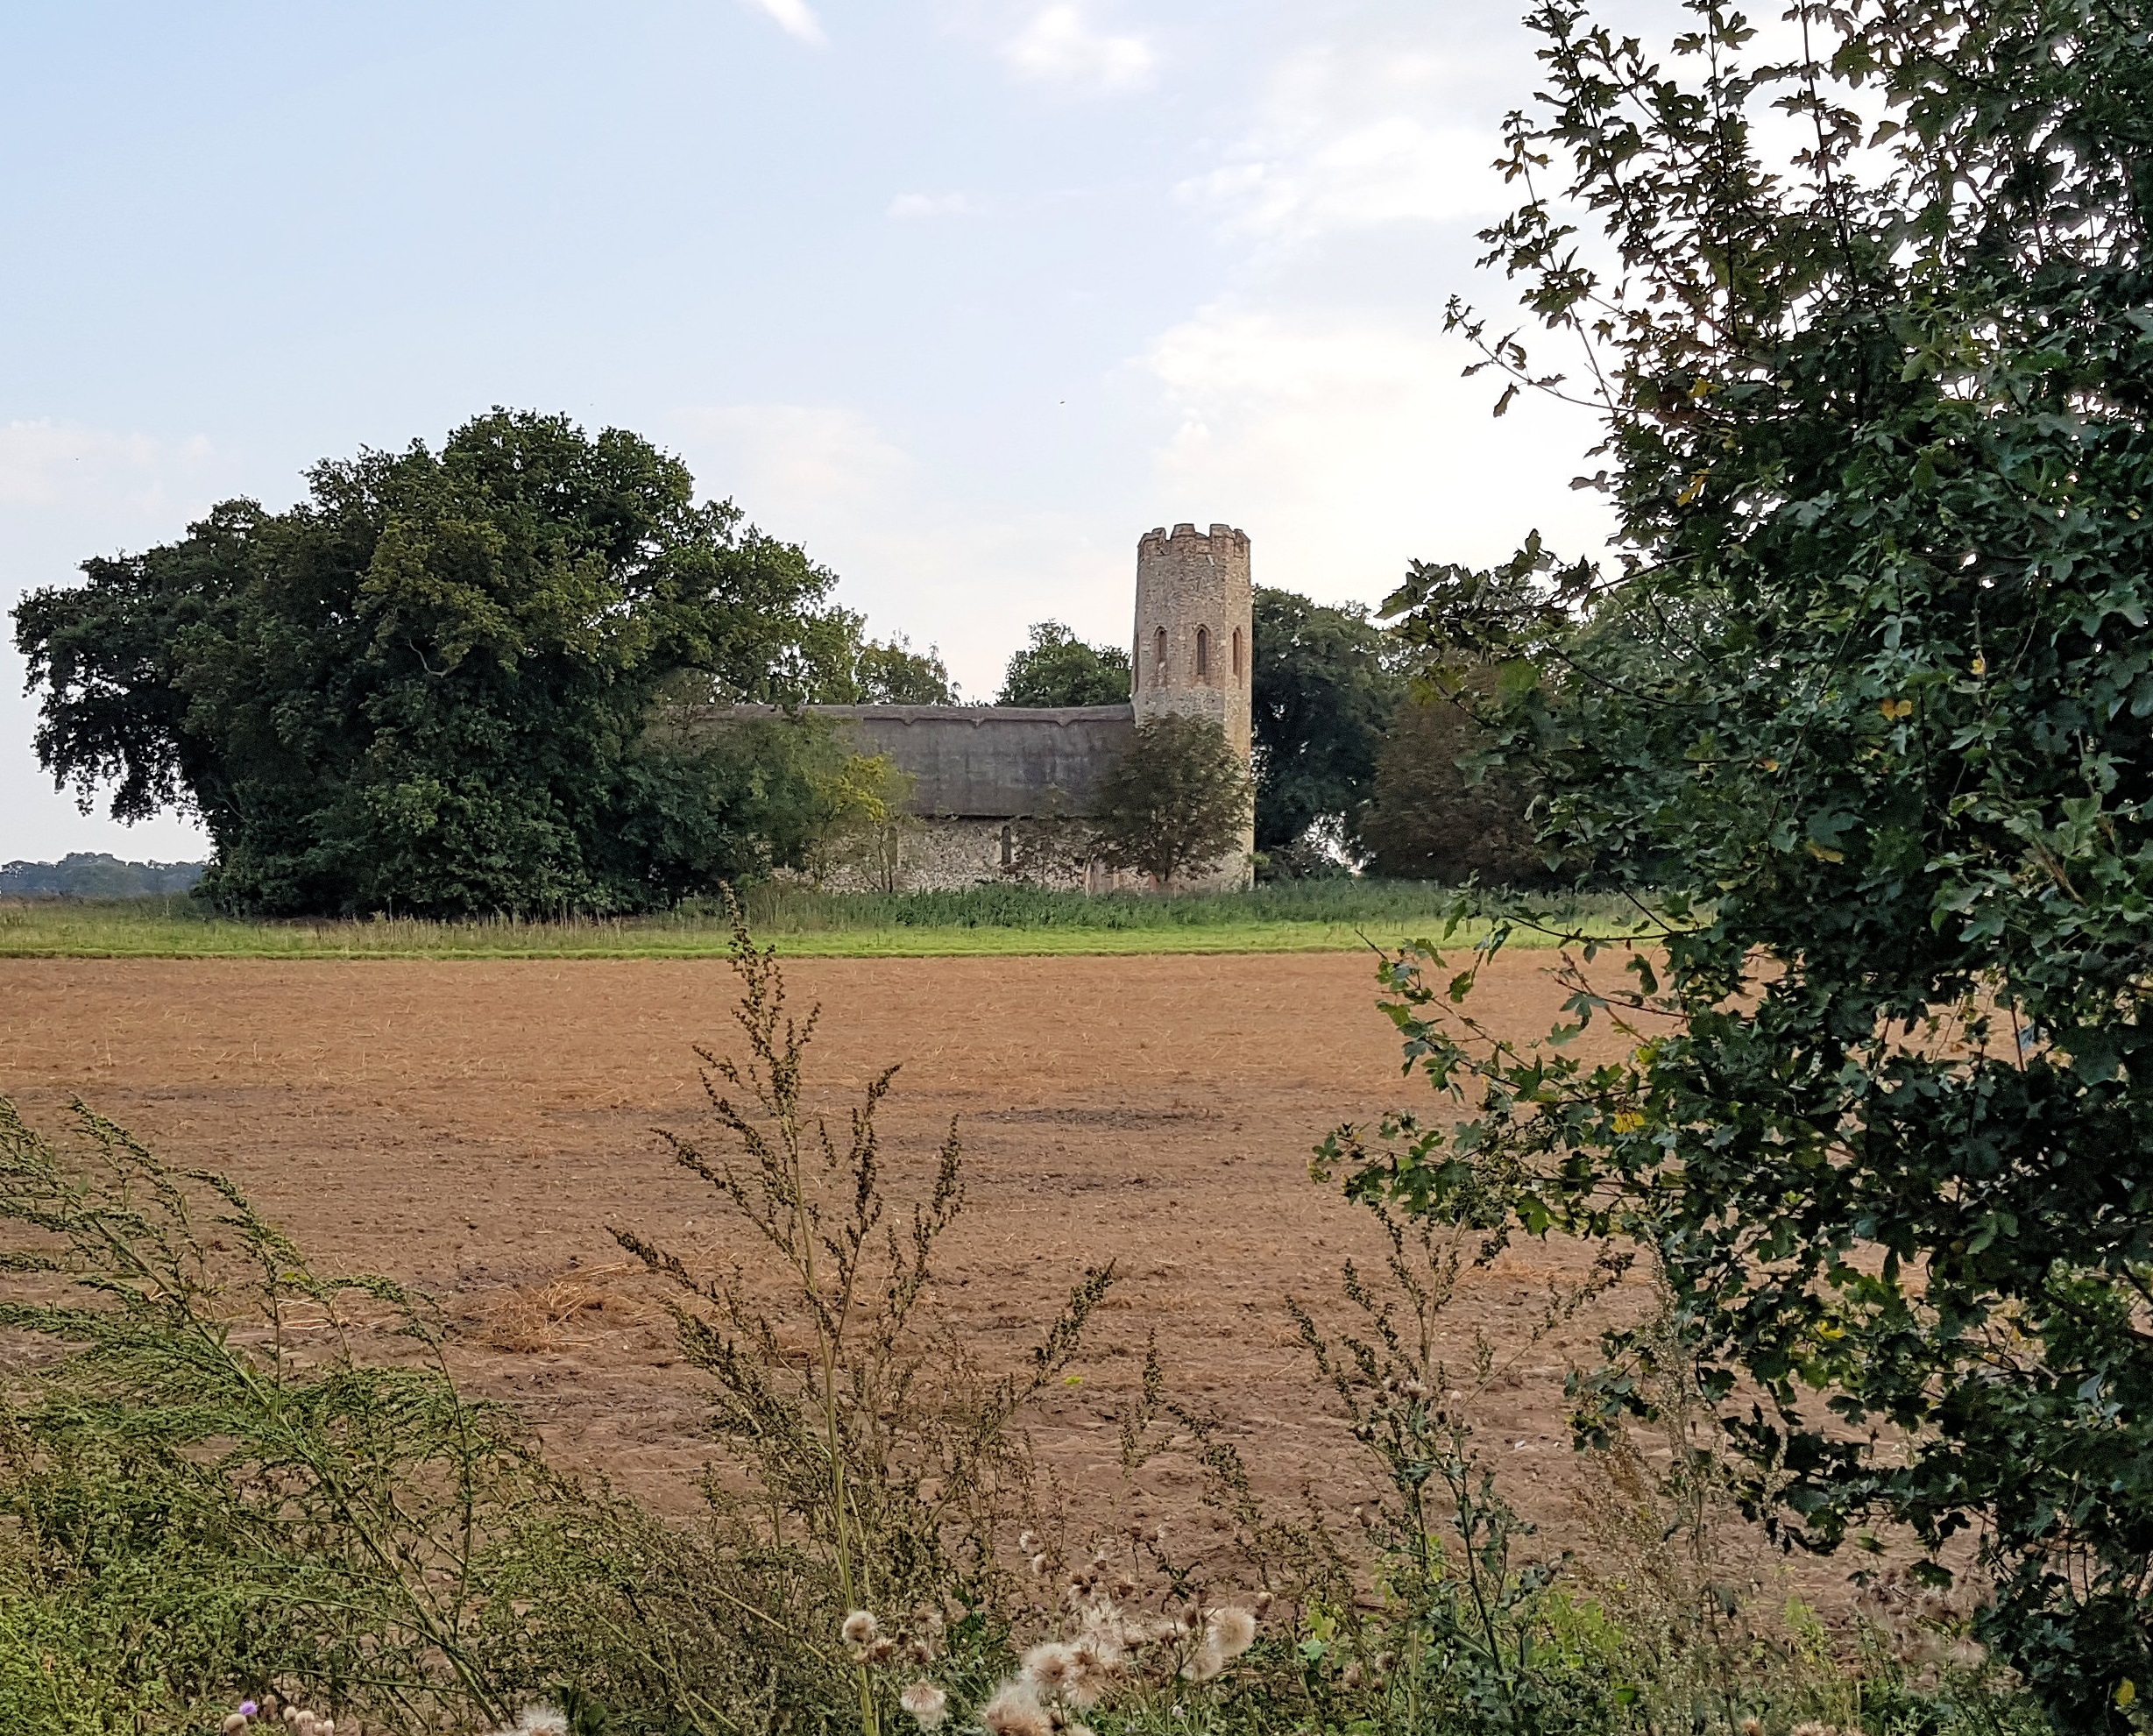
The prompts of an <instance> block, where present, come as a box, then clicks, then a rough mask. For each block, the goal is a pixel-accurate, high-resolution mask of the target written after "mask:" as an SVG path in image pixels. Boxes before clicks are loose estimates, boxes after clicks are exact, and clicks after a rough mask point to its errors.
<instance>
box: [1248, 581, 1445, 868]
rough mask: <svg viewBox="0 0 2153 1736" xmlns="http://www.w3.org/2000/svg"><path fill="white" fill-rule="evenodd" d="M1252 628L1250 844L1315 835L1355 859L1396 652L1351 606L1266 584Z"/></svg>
mask: <svg viewBox="0 0 2153 1736" xmlns="http://www.w3.org/2000/svg"><path fill="white" fill-rule="evenodd" d="M1254 627H1255V655H1254V656H1253V658H1252V659H1251V664H1250V683H1251V685H1250V699H1251V702H1252V709H1253V712H1254V722H1255V729H1256V847H1257V849H1259V850H1278V849H1280V848H1282V847H1285V846H1287V845H1291V844H1294V843H1297V842H1299V841H1300V840H1303V839H1305V838H1307V836H1308V835H1309V833H1311V832H1314V831H1318V830H1321V831H1322V832H1323V833H1326V834H1327V835H1328V840H1329V841H1331V842H1333V843H1335V844H1337V845H1341V846H1342V847H1344V848H1345V850H1346V851H1347V852H1348V854H1355V855H1358V854H1362V852H1361V849H1360V845H1361V821H1362V818H1363V814H1364V813H1365V811H1366V808H1367V804H1368V803H1369V801H1370V798H1371V797H1373V796H1374V794H1375V786H1376V763H1377V758H1378V757H1379V755H1380V754H1381V751H1382V748H1383V742H1384V733H1385V730H1386V729H1387V728H1388V727H1389V725H1390V722H1391V714H1392V712H1393V711H1395V710H1396V709H1397V706H1398V705H1399V701H1400V699H1401V698H1403V697H1404V694H1405V686H1406V684H1405V680H1404V677H1403V676H1402V674H1401V673H1400V671H1399V655H1398V651H1397V648H1396V647H1395V646H1394V645H1393V644H1392V641H1390V639H1389V638H1388V636H1387V635H1386V634H1385V633H1384V631H1383V629H1382V628H1380V627H1377V626H1376V625H1375V624H1374V623H1373V622H1371V621H1370V620H1369V619H1368V612H1367V611H1366V610H1365V609H1363V608H1361V607H1359V606H1357V605H1353V604H1347V605H1343V606H1331V605H1326V604H1321V603H1314V602H1311V601H1310V600H1309V599H1307V598H1306V597H1300V596H1296V595H1295V594H1294V593H1293V592H1291V591H1277V590H1272V589H1271V588H1270V587H1269V586H1263V585H1259V586H1258V587H1257V592H1256V596H1255V622H1254Z"/></svg>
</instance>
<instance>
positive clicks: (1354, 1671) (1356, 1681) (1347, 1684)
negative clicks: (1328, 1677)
mask: <svg viewBox="0 0 2153 1736" xmlns="http://www.w3.org/2000/svg"><path fill="white" fill-rule="evenodd" d="M1338 1685H1339V1686H1340V1687H1342V1688H1357V1687H1359V1686H1360V1685H1361V1667H1360V1665H1359V1664H1357V1663H1349V1664H1348V1665H1347V1666H1346V1667H1345V1668H1344V1669H1342V1670H1340V1671H1339V1672H1338Z"/></svg>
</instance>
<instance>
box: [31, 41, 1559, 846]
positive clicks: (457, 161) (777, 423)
mask: <svg viewBox="0 0 2153 1736" xmlns="http://www.w3.org/2000/svg"><path fill="white" fill-rule="evenodd" d="M1530 52H1531V45H1530V42H1529V40H1528V39H1527V38H1526V34H1525V32H1523V31H1522V29H1521V28H1520V27H1519V25H1517V24H1516V22H1515V10H1514V9H1513V6H1512V4H1510V0H1502V3H1501V4H1481V3H1480V0H1474V4H1461V0H1448V4H1446V3H1445V0H1434V3H1433V4H1413V3H1412V0H1275V3H1274V0H1233V4H1222V0H693V3H692V4H691V3H690V0H679V3H678V4H655V3H654V4H647V3H646V0H614V3H613V4H610V5H607V6H605V7H602V8H601V7H593V6H589V5H583V6H573V7H571V6H567V5H562V4H548V3H547V0H522V4H516V5H513V6H511V5H507V4H459V0H428V3H427V4H407V3H406V0H374V3H373V4H365V5H359V4H308V5H306V6H303V7H302V6H293V5H291V4H288V0H287V4H274V5H272V4H216V0H201V4H190V5H188V6H185V7H174V6H170V5H166V4H100V0H67V4H57V3H55V4H39V0H15V3H14V4H11V5H10V6H9V7H7V8H5V9H4V11H0V232H4V234H5V235H6V237H8V240H7V259H8V266H9V269H8V270H7V271H6V272H5V273H0V607H8V606H12V604H13V602H14V600H15V599H16V598H17V597H18V596H19V595H20V594H21V593H22V592H23V591H25V590H26V589H30V588H34V587H37V586H41V585H50V584H54V583H59V582H63V581H65V580H66V579H67V577H69V576H70V574H71V573H72V571H73V570H74V565H75V563H77V562H79V561H81V559H82V558H84V557H85V556H89V555H93V554H99V553H106V552H111V551H116V550H120V549H136V548H140V547H142V546H145V544H148V543H152V542H160V541H164V540H166V539H168V538H171V537H173V536H174V535H179V534H181V532H182V531H183V530H184V528H185V527H186V525H187V523H188V521H189V519H190V518H192V517H194V516H195V515H197V514H199V513H200V512H201V510H202V508H203V507H206V506H207V505H208V504H209V503H210V502H211V501H213V500H219V499H223V498H226V497H228V496H231V495H236V494H244V495H251V496H253V497H255V498H257V499H259V500H265V501H266V502H268V503H270V504H272V505H274V506H282V505H285V504H287V503H288V502H289V501H291V500H293V499H294V497H295V496H296V494H297V493H298V492H299V489H300V485H301V483H300V478H301V471H302V470H303V468H304V467H305V466H306V465H307V464H309V463H310V462H312V461H313V460H314V459H315V458H318V457H323V456H327V455H343V454H348V453H350V452H352V451H354V450H357V449H358V448H359V447H361V446H365V445H375V446H394V445H401V444H403V443H407V441H409V440H411V439H413V438H414V437H420V438H424V439H427V440H428V441H429V442H433V441H437V440H438V439H439V438H440V436H442V434H443V432H445V431H446V430H447V429H449V428H450V427H452V426H454V425H455V424H456V423H457V422H461V421H462V420H464V418H466V417H468V416H470V415H473V414H475V413H477V412H478V411H480V410H483V409H485V407H488V406H489V405H492V404H495V403H502V404H508V405H513V406H517V407H535V408H541V409H547V410H565V411H567V412H569V413H570V414H571V415H574V416H576V417H577V418H578V419H579V420H581V421H583V422H584V423H585V424H586V425H588V426H590V427H592V428H594V429H595V428H597V427H600V426H606V425H617V426H622V427H627V428H633V429H637V430H639V431H641V432H642V433H644V434H647V435H648V436H651V437H653V438H654V439H655V440H657V441H658V442H660V443H662V444H663V445H666V446H668V447H669V448H670V449H671V450H675V451H677V452H678V453H680V454H681V455H682V456H683V457H684V458H686V459H687V460H688V462H689V464H691V467H692V468H693V470H694V471H695V473H696V475H697V478H698V482H699V483H700V485H702V487H703V488H704V489H705V491H706V492H708V493H710V494H712V495H714V496H731V497H732V498H733V499H734V500H738V501H739V502H740V504H741V505H742V506H743V507H746V508H747V511H748V513H749V514H750V515H751V516H752V517H753V518H754V520H755V521H757V522H759V523H761V525H762V526H763V527H764V528H766V529H768V530H770V531H772V532H774V533H776V534H778V535H783V536H784V537H786V538H788V539H790V540H794V541H797V542H802V543H804V545H805V546H806V547H807V549H809V550H810V552H811V554H813V555H814V556H816V557H817V558H818V559H819V560H821V561H823V562H824V563H826V564H827V565H829V566H831V567H832V568H833V569H834V570H836V571H837V572H838V573H839V576H840V580H841V584H840V588H839V595H840V598H841V599H842V600H844V601H845V602H846V603H847V604H849V605H850V606H853V607H854V608H857V609H860V610H862V611H864V612H865V613H867V615H868V619H869V623H870V626H871V627H872V628H873V629H875V630H876V631H878V632H882V633H887V632H891V631H897V632H903V633H905V634H908V635H910V638H911V639H912V640H913V641H914V642H915V643H917V644H922V645H924V644H928V643H933V644H936V645H938V646H939V647H940V648H941V649H942V651H943V653H944V654H945V656H946V657H947V659H948V660H949V663H950V664H951V667H952V669H953V671H954V672H955V674H956V675H957V677H958V678H959V680H960V683H961V684H962V686H963V688H964V690H965V691H966V693H967V695H968V696H972V697H986V696H987V695H988V694H990V693H991V692H992V691H993V689H994V687H995V684H996V683H997V681H998V678H999V676H1000V672H1001V669H1002V664H1003V663H1004V662H1005V661H1006V659H1007V658H1008V656H1009V653H1010V651H1011V650H1012V649H1013V648H1015V647H1016V645H1017V644H1018V643H1019V642H1020V641H1021V640H1022V638H1023V630H1024V627H1026V625H1027V624H1028V623H1030V622H1031V621H1035V620H1043V619H1046V618H1048V617H1053V618H1058V619H1060V620H1066V621H1068V622H1069V623H1071V624H1072V625H1073V626H1074V627H1077V628H1078V629H1079V630H1080V631H1081V632H1083V633H1085V634H1088V635H1090V636H1092V637H1094V638H1101V639H1111V640H1114V641H1120V640H1121V639H1123V638H1124V637H1125V636H1126V634H1127V632H1128V628H1129V620H1128V617H1129V612H1130V578H1131V574H1132V571H1133V565H1134V558H1135V556H1134V550H1135V546H1136V540H1137V536H1138V535H1140V534H1141V533H1142V532H1143V531H1144V530H1145V529H1147V528H1150V527H1151V526H1152V525H1154V524H1163V523H1171V522H1173V521H1178V520H1191V521H1196V522H1198V523H1200V524H1201V523H1208V522H1210V521H1215V520H1222V521H1228V522H1230V523H1233V524H1236V525H1238V526H1241V527H1242V528H1245V529H1246V530H1248V531H1249V533H1250V536H1251V538H1252V540H1253V548H1254V558H1255V562H1256V566H1257V577H1258V579H1259V582H1263V583H1268V584H1274V585H1285V586H1288V587H1290V588H1293V589H1295V590H1300V591H1303V592H1307V593H1309V594H1311V595H1314V596H1316V597H1319V598H1322V599H1347V598H1357V599H1363V600H1374V599H1377V598H1379V597H1380V596H1381V595H1382V594H1383V592H1385V590H1386V589H1387V588H1388V586H1389V585H1391V584H1392V583H1393V582H1394V581H1395V579H1396V578H1397V577H1398V576H1399V572H1400V571H1401V570H1403V567H1404V565H1405V563H1406V560H1407V559H1408V558H1410V557H1413V556H1420V557H1423V558H1429V559H1470V560H1476V561H1479V560H1486V559H1492V558H1496V557H1499V556H1501V555H1503V554H1505V553H1507V552H1508V551H1509V550H1510V549H1512V548H1513V547H1515V546H1516V543H1517V542H1518V540H1519V537H1520V536H1521V535H1523V533H1524V532H1525V531H1526V529H1528V528H1533V527H1535V526H1537V527H1539V528H1540V529H1542V530H1543V531H1544V532H1546V533H1547V534H1548V535H1549V536H1550V538H1551V540H1552V541H1554V542H1555V543H1556V545H1557V546H1558V547H1562V548H1568V549H1580V550H1582V549H1586V548H1589V547H1590V546H1591V545H1592V544H1593V543H1594V542H1597V537H1598V535H1599V530H1600V527H1599V523H1598V520H1597V515H1596V511H1595V507H1594V506H1593V504H1592V503H1593V501H1594V500H1595V499H1596V497H1593V496H1591V495H1588V494H1577V493H1573V492H1571V491H1570V490H1569V487H1568V483H1569V478H1570V477H1571V476H1573V475H1575V474H1576V472H1577V471H1578V470H1579V469H1581V468H1584V467H1585V466H1583V464H1582V456H1583V449H1584V448H1585V447H1586V446H1587V445H1588V444H1590V440H1591V437H1592V430H1591V429H1590V426H1589V425H1587V424H1584V423H1583V422H1580V421H1579V420H1578V419H1576V417H1575V416H1573V415H1569V414H1568V413H1565V412H1562V411H1561V410H1560V409H1558V408H1556V407H1549V406H1540V405H1533V404H1527V403H1521V404H1520V405H1519V407H1517V408H1516V409H1514V410H1513V411H1512V413H1511V414H1510V415H1508V416H1507V417H1505V419H1504V420H1503V421H1501V422H1492V421H1491V420H1490V418H1489V415H1488V407H1489V404H1490V402H1491V399H1492V396H1493V388H1492V387H1491V386H1489V385H1488V383H1487V382H1486V380H1485V379H1472V380H1466V379H1460V378H1459V377H1458V376H1459V369H1460V368H1461V366H1462V365H1463V364H1464V362H1465V361H1467V360H1468V359H1470V358H1468V357H1467V356H1465V355H1464V354H1463V353H1462V351H1461V350H1460V348H1459V347H1458V345H1457V344H1456V342H1455V340H1454V339H1451V338H1448V337H1445V336H1444V335H1443V333H1442V329H1441V315H1442V308H1443V303H1444V301H1445V299H1446V298H1447V297H1448V295H1449V294H1451V293H1453V292H1459V293H1464V294H1469V295H1472V296H1474V297H1476V298H1477V299H1478V300H1480V301H1484V302H1486V303H1489V304H1491V305H1494V306H1498V307H1499V306H1501V305H1502V304H1503V302H1504V291H1503V287H1502V285H1501V283H1500V282H1499V280H1494V281H1491V280H1487V279H1485V278H1483V277H1480V276H1479V275H1478V274H1477V273H1475V272H1474V270H1473V268H1472V260H1473V259H1474V257H1475V256H1476V254H1477V252H1478V251H1479V250H1478V247H1477V244H1476V243H1475V242H1474V240H1473V238H1472V235H1473V231H1474V230H1475V229H1477V227H1479V226H1481V225H1482V224H1484V223H1486V222H1487V221H1488V220H1489V219H1490V218H1491V216H1494V215H1495V214H1496V213H1498V211H1499V210H1500V209H1503V207H1504V205H1505V202H1506V195H1505V188H1503V187H1502V185H1501V183H1500V181H1499V180H1498V178H1497V177H1496V175H1495V174H1493V173H1492V171H1491V169H1490V168H1489V167H1488V164H1489V160H1490V159H1491V158H1492V157H1493V156H1494V154H1495V151H1496V140H1497V129H1498V124H1499V122H1500V119H1501V117H1502V114H1503V112H1504V111H1505V110H1507V109H1509V108H1511V107H1513V106H1517V105H1518V104H1519V103H1520V102H1521V101H1522V100H1523V99H1524V98H1525V97H1526V96H1527V95H1528V94H1529V92H1530V90H1531V89H1532V82H1533V67H1532V61H1531V58H1530ZM23 673H24V671H23V666H22V663H21V660H20V659H19V658H18V657H16V656H15V655H14V654H13V651H12V649H11V635H10V648H8V649H7V650H6V651H4V653H0V859H6V858H11V857H23V856H26V857H33V858H34V857H49V856H53V855H55V854H60V853H61V852H64V851H67V850H70V849H110V850H113V851H115V852H117V853H118V854H124V855H131V856H136V857H144V856H150V857H161V858H173V857H181V856H190V855H199V854H203V846H202V841H201V840H200V837H199V834H198V833H195V831H194V829H193V828H192V826H191V825H189V824H188V822H187V821H186V820H185V819H184V818H183V817H173V818H166V819H163V820H159V821H153V822H150V823H147V824H145V825H138V826H136V827H132V828H124V827H120V826H117V825H113V824H112V823H111V822H110V821H109V820H108V819H106V818H104V816H103V812H102V811H99V812H97V813H96V814H93V815H91V816H89V817H84V816H82V815H81V814H79V813H78V812H77V811H76V810H75V807H74V803H73V801H72V799H71V798H70V797H66V796H62V795H60V794H56V793H55V792H53V790H52V789H51V786H50V782H49V780H48V779H46V777H45V776H44V775H43V774H42V773H41V772H39V769H38V768H37V765H36V762H35V756H34V755H33V754H32V749H31V746H30V740H31V733H32V728H33V726H34V720H35V719H34V705H33V703H32V701H31V700H29V699H27V698H24V697H22V691H21V690H22V683H23Z"/></svg>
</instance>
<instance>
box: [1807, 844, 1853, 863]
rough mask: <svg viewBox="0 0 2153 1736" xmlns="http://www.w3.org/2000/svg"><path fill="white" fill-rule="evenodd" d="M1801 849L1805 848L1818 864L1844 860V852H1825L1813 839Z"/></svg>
mask: <svg viewBox="0 0 2153 1736" xmlns="http://www.w3.org/2000/svg"><path fill="white" fill-rule="evenodd" d="M1804 847H1805V848H1806V849H1807V850H1808V851H1809V853H1810V854H1811V855H1812V856H1814V857H1816V858H1817V861H1820V862H1843V861H1845V860H1846V852H1845V851H1844V850H1827V849H1826V848H1825V847H1824V846H1823V845H1821V844H1819V843H1818V842H1817V840H1815V839H1814V838H1812V839H1810V840H1808V842H1807V843H1806V845H1805V846H1804Z"/></svg>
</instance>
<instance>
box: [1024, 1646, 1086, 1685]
mask: <svg viewBox="0 0 2153 1736" xmlns="http://www.w3.org/2000/svg"><path fill="white" fill-rule="evenodd" d="M1081 1673H1082V1672H1081V1670H1080V1667H1079V1666H1078V1663H1077V1660H1076V1650H1075V1648H1074V1647H1071V1646H1065V1645H1063V1644H1062V1643H1061V1642H1060V1641H1059V1640H1048V1641H1047V1642H1046V1643H1045V1645H1041V1646H1034V1647H1032V1648H1031V1649H1030V1651H1029V1652H1026V1653H1025V1654H1024V1662H1023V1675H1024V1680H1025V1681H1027V1682H1028V1683H1030V1684H1031V1688H1032V1691H1033V1692H1034V1693H1036V1694H1038V1696H1039V1697H1041V1698H1042V1699H1047V1700H1057V1699H1059V1698H1060V1697H1061V1696H1062V1693H1063V1690H1066V1688H1068V1687H1069V1686H1070V1684H1071V1683H1073V1682H1075V1681H1076V1679H1077V1677H1078V1676H1080V1674H1081Z"/></svg>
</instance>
